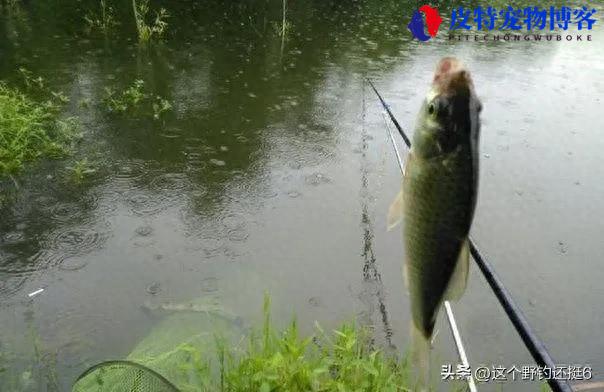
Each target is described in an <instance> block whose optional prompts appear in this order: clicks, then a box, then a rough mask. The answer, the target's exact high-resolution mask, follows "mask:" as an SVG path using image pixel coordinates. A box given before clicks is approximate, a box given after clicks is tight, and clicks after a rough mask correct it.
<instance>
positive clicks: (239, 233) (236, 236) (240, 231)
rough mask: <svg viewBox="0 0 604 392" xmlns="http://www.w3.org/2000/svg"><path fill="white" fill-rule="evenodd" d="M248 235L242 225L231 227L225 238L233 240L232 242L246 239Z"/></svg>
mask: <svg viewBox="0 0 604 392" xmlns="http://www.w3.org/2000/svg"><path fill="white" fill-rule="evenodd" d="M249 236H250V233H249V232H248V231H247V229H245V228H244V227H240V228H236V229H231V230H229V231H228V233H227V238H228V239H229V241H233V242H242V241H245V240H247V238H248V237H249Z"/></svg>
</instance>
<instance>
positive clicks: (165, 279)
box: [0, 1, 604, 391]
mask: <svg viewBox="0 0 604 392" xmlns="http://www.w3.org/2000/svg"><path fill="white" fill-rule="evenodd" d="M164 5H165V6H166V7H167V8H168V10H169V12H170V14H171V19H170V21H169V23H170V26H169V30H168V35H167V37H166V39H165V42H163V43H159V44H155V45H152V46H151V47H148V48H141V47H140V46H139V45H138V44H137V42H136V36H135V31H134V25H133V21H132V20H131V15H130V8H129V5H128V4H126V5H123V6H119V7H117V10H116V13H117V18H118V20H119V21H120V22H121V25H120V26H119V27H118V28H117V29H116V30H115V31H114V32H113V33H112V34H111V35H110V36H108V37H104V36H103V35H102V34H99V33H94V32H93V33H90V34H87V33H86V32H85V23H84V22H83V20H82V18H83V15H85V14H86V12H88V10H90V9H96V8H95V7H97V5H96V4H95V3H94V2H92V1H85V2H69V1H65V2H58V1H49V2H25V1H24V2H17V5H16V6H15V7H14V8H11V9H10V10H9V11H7V10H3V15H2V19H1V21H0V27H1V34H2V35H1V37H2V38H1V39H0V78H2V79H4V80H7V81H8V82H9V83H12V82H15V83H16V81H17V79H18V75H17V72H16V70H17V68H18V67H26V68H27V69H29V70H31V71H32V72H34V74H36V75H42V76H44V77H45V78H46V79H47V80H48V83H49V84H50V86H52V88H53V89H55V90H61V91H63V92H64V93H65V94H66V95H68V96H69V97H70V99H71V101H70V104H69V105H68V107H67V109H66V113H65V115H66V116H67V115H76V116H78V118H79V119H80V122H81V124H82V131H83V135H84V136H83V140H82V142H81V143H80V144H79V145H78V146H77V148H76V152H75V156H74V157H73V158H69V159H67V160H61V161H51V162H41V163H39V164H37V165H32V166H30V167H29V168H28V169H27V170H26V171H25V172H24V173H22V175H20V176H19V177H18V178H17V181H18V183H19V190H18V192H16V193H15V192H14V189H13V187H14V184H13V183H12V182H11V181H8V180H6V181H4V180H3V181H2V182H1V183H0V187H2V188H1V189H2V190H3V191H5V192H9V193H11V194H13V195H16V196H15V200H13V201H11V202H10V203H8V204H7V205H6V206H5V207H4V208H3V209H2V211H1V217H2V218H1V221H0V325H2V327H1V328H0V350H2V352H3V353H5V354H4V355H5V363H4V366H5V367H7V369H8V371H7V372H5V376H4V377H5V378H6V380H8V379H9V378H10V377H11V376H14V375H17V376H19V375H21V374H22V372H24V371H28V370H31V371H32V372H33V377H34V378H35V379H37V384H36V385H35V386H32V388H33V389H32V390H47V389H48V390H52V389H51V388H50V387H47V385H51V384H53V382H52V381H48V378H45V375H46V374H49V373H52V372H53V371H52V369H55V371H56V373H57V374H58V383H59V384H60V386H61V389H62V390H69V385H70V383H71V382H72V380H73V379H74V377H76V376H77V375H78V374H79V373H80V372H82V371H83V370H85V369H86V368H87V366H89V365H91V364H94V363H96V362H98V361H101V360H104V359H107V358H119V357H122V356H124V355H126V354H127V353H128V351H129V350H130V349H131V348H132V347H134V345H135V344H136V342H137V341H139V340H140V339H141V338H143V337H144V336H145V334H146V333H147V332H148V331H149V330H150V329H151V328H152V326H153V325H154V323H156V322H157V320H156V319H154V318H153V317H150V316H149V315H148V314H147V313H146V312H145V311H144V310H143V309H142V308H141V305H143V304H145V303H148V302H152V303H162V302H166V301H184V300H189V299H191V298H197V297H200V296H204V295H216V296H219V297H220V299H221V301H223V303H225V306H228V307H229V308H230V309H231V310H232V311H233V312H235V313H236V314H238V315H240V316H242V317H243V318H245V319H246V320H249V321H250V322H251V323H253V322H254V321H257V320H258V319H259V316H260V310H261V302H262V296H263V293H264V292H265V290H267V291H269V292H270V293H271V295H272V298H273V304H274V314H275V318H276V320H277V321H278V322H280V323H282V324H283V323H285V322H287V321H288V320H290V318H291V316H292V315H293V314H296V315H297V318H298V320H299V321H300V324H301V326H302V328H303V329H304V330H305V331H307V332H308V331H311V330H312V328H313V323H314V320H319V321H320V323H321V324H322V325H323V326H325V327H327V328H331V327H335V326H337V325H338V324H340V323H341V322H343V321H348V320H351V319H352V318H357V319H358V320H359V322H360V323H362V324H366V325H370V326H372V327H373V328H374V335H375V341H376V344H378V345H380V346H383V347H385V348H386V349H390V350H395V351H398V352H404V351H405V350H406V347H407V343H408V333H407V331H408V325H409V316H408V312H409V303H408V298H407V296H406V294H405V289H404V287H403V284H402V280H401V260H402V254H403V249H402V244H401V240H400V234H399V233H398V232H391V233H388V232H386V230H385V226H386V224H385V215H386V211H387V208H388V205H389V203H390V201H391V199H392V198H393V197H394V195H396V193H397V192H398V190H399V186H400V185H399V183H400V173H399V172H398V167H397V164H396V161H395V156H394V154H393V151H392V148H391V146H390V144H389V139H388V138H387V136H386V133H385V125H384V119H383V116H382V111H381V108H380V107H379V106H378V104H377V102H376V99H375V97H374V95H372V92H371V90H370V89H369V88H368V87H367V86H366V85H365V84H364V82H363V80H364V78H366V77H370V78H372V79H373V80H374V81H375V83H376V85H377V86H378V88H379V89H380V90H381V91H382V93H383V95H384V97H385V98H386V100H387V101H388V102H389V103H390V105H391V107H392V109H393V111H394V113H395V115H396V116H397V117H398V118H399V120H400V122H401V123H402V124H403V125H404V126H405V128H406V129H408V130H411V129H412V126H413V124H414V123H415V114H416V112H417V110H418V109H419V105H420V104H421V100H422V98H423V96H424V94H425V93H426V91H427V88H428V86H429V83H430V78H431V73H432V70H433V67H434V64H435V63H436V61H437V60H438V59H439V58H440V57H442V56H445V55H455V56H457V57H459V58H461V59H462V60H463V61H465V62H466V63H467V64H468V66H469V68H470V69H471V70H472V73H473V77H474V80H475V84H476V88H477V91H478V94H479V95H480V96H481V98H482V100H483V104H484V112H483V130H482V138H481V165H482V167H481V179H480V181H481V187H480V197H479V204H478V209H477V215H476V220H475V225H474V228H473V236H474V238H475V240H476V242H477V243H478V245H479V247H480V248H481V249H482V250H483V251H484V253H485V255H486V256H487V257H488V258H489V259H490V260H491V262H492V263H493V265H494V266H495V268H496V269H497V271H498V272H499V274H500V275H501V277H502V278H503V280H504V282H505V283H506V285H507V287H508V289H509V290H510V291H511V292H512V293H513V295H514V298H515V299H516V300H517V301H518V303H519V304H520V305H521V307H522V309H523V310H524V313H525V314H526V316H527V318H528V319H529V321H530V322H531V324H532V325H533V326H534V328H535V330H536V332H537V333H538V335H539V336H540V337H542V338H543V340H544V342H545V343H546V345H547V346H548V348H549V349H550V351H551V354H552V355H553V357H554V358H555V359H556V361H557V362H558V363H561V364H567V363H578V364H589V365H591V366H592V367H593V370H594V378H596V379H599V380H604V357H603V356H602V352H604V343H603V341H602V339H601V338H600V337H599V334H600V332H601V326H602V325H604V312H602V311H601V310H602V305H601V303H600V302H601V299H602V298H603V295H604V289H603V288H602V285H601V282H602V281H603V280H604V272H603V270H602V268H600V264H601V263H600V260H599V257H600V254H601V251H602V246H601V243H602V241H601V232H602V229H604V227H603V226H602V220H601V219H600V215H601V214H600V211H602V210H603V209H604V197H602V196H603V195H604V185H603V184H602V182H601V181H600V179H601V178H602V177H603V175H604V173H603V170H604V169H603V168H602V165H601V151H603V150H604V138H603V137H602V136H601V135H600V134H599V130H601V129H603V128H604V121H603V120H602V116H601V114H600V111H599V110H600V109H601V108H602V102H601V99H602V98H601V97H602V95H603V93H604V76H603V75H604V66H603V65H602V64H604V63H603V62H602V60H603V59H604V45H603V44H602V42H603V41H602V40H604V35H603V34H602V33H601V28H600V26H599V25H598V24H596V29H595V30H594V31H593V32H592V35H593V41H592V42H541V43H536V42H498V43H482V42H479V43H476V42H458V41H449V40H447V37H446V34H441V35H440V36H439V37H438V39H435V40H432V41H430V42H428V43H418V42H417V41H412V40H411V39H410V35H409V33H408V31H407V30H406V28H405V26H404V23H403V22H404V21H405V20H407V19H406V18H408V17H409V16H410V14H411V10H412V6H410V5H405V4H403V3H400V2H391V1H388V2H382V1H358V2H319V1H317V2H307V3H304V4H301V3H300V4H299V3H298V2H293V3H292V4H291V5H290V21H291V23H292V29H291V32H290V33H289V35H288V36H287V37H286V39H285V40H282V39H281V37H279V36H278V35H277V34H275V32H274V28H273V22H277V21H279V17H280V11H281V10H280V2H266V3H265V2H236V3H233V4H230V5H224V4H222V3H221V2H217V1H209V2H203V3H196V2H187V1H182V2H178V4H172V2H169V3H168V2H166V3H165V4H164ZM155 6H157V5H155ZM600 11H602V10H600ZM135 79H141V80H144V81H145V85H146V86H147V88H149V89H150V91H152V92H153V93H154V94H158V95H161V96H164V97H166V98H167V99H168V100H170V101H171V102H172V104H173V107H174V110H173V111H172V112H171V113H169V114H168V115H167V116H165V117H164V118H163V119H161V120H158V121H157V120H153V119H152V118H150V117H149V116H144V115H140V116H117V115H114V114H110V113H108V112H107V111H106V109H105V107H104V104H103V102H102V97H103V94H104V88H105V87H113V88H116V89H123V88H126V87H127V86H129V85H130V84H132V82H133V81H134V80H135ZM81 102H89V104H88V105H81V104H80V103H81ZM82 157H87V158H88V160H89V161H90V162H93V163H94V165H95V167H96V169H97V171H96V173H95V174H94V175H93V176H91V177H90V178H88V179H87V180H86V181H84V183H82V184H79V185H78V184H73V183H72V182H70V181H68V180H66V178H65V167H66V166H69V165H70V163H71V162H72V161H74V160H76V159H80V158H82ZM38 288H44V289H45V291H44V292H43V293H42V294H40V295H38V296H37V297H35V298H34V299H33V300H29V299H28V296H27V294H28V293H30V292H33V291H35V290H37V289H38ZM454 309H455V312H456V316H457V319H458V323H459V325H460V328H461V331H462V335H463V336H464V340H465V343H466V345H467V351H468V354H469V356H470V361H471V362H472V363H476V364H479V363H483V364H489V365H493V364H501V365H506V366H511V365H516V366H522V365H527V364H531V360H530V356H529V354H528V352H527V350H526V349H525V348H524V347H523V345H522V343H521V341H520V339H519V338H518V336H517V334H516V333H515V331H514V330H513V327H512V326H511V324H510V322H509V321H507V318H506V316H505V314H504V313H503V311H502V310H501V309H500V307H499V305H498V303H497V301H496V299H495V298H494V297H493V295H492V294H491V293H490V290H489V288H488V287H487V285H486V283H485V281H484V279H483V278H482V277H481V276H480V273H479V271H478V270H477V269H476V268H474V267H472V275H471V279H470V283H469V287H468V291H467V294H466V295H465V297H464V298H463V300H462V301H461V302H460V303H459V304H458V305H455V308H454ZM437 328H438V330H439V334H438V337H437V340H436V347H435V358H437V359H436V361H437V362H438V363H448V362H453V361H455V352H454V350H453V345H452V340H451V338H450V337H449V334H448V329H447V326H446V323H445V322H444V320H440V322H439V325H438V327H437ZM34 337H35V338H34ZM34 341H38V345H39V346H41V347H43V350H42V352H43V355H42V358H41V359H42V360H41V361H38V362H39V363H42V365H40V364H38V365H36V366H34V367H33V368H31V361H32V358H35V353H34V345H33V342H34ZM38 359H40V358H38ZM436 375H437V374H436ZM1 377H3V376H1V375H0V380H2V378H1ZM4 382H7V383H8V381H4ZM534 387H535V388H537V387H538V386H537V385H535V386H534ZM526 388H527V386H526V385H523V384H521V383H513V384H511V385H509V386H508V385H506V390H519V391H520V390H527V389H526ZM495 389H496V387H495V386H494V385H489V386H486V387H482V388H481V390H495Z"/></svg>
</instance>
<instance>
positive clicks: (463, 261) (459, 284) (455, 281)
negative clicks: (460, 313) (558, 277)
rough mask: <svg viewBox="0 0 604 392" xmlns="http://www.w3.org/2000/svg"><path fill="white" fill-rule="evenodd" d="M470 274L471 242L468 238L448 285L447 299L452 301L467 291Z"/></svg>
mask: <svg viewBox="0 0 604 392" xmlns="http://www.w3.org/2000/svg"><path fill="white" fill-rule="evenodd" d="M469 274H470V244H469V242H468V239H467V238H466V240H465V241H464V242H463V244H462V246H461V250H460V251H459V256H458V257H457V263H456V264H455V269H454V270H453V275H451V280H450V281H449V285H448V286H447V292H446V293H445V299H447V300H451V301H457V300H459V299H460V298H461V296H462V295H463V293H464V292H465V291H466V286H467V285H468V275H469Z"/></svg>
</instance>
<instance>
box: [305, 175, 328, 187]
mask: <svg viewBox="0 0 604 392" xmlns="http://www.w3.org/2000/svg"><path fill="white" fill-rule="evenodd" d="M304 182H305V183H307V184H308V185H313V186H318V185H321V184H329V183H330V182H331V179H330V178H329V177H327V176H325V175H324V174H321V173H313V174H310V175H308V176H306V177H304Z"/></svg>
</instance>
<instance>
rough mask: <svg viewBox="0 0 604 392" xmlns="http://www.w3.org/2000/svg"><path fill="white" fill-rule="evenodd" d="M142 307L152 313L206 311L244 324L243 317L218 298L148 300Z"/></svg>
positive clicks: (238, 323)
mask: <svg viewBox="0 0 604 392" xmlns="http://www.w3.org/2000/svg"><path fill="white" fill-rule="evenodd" d="M141 308H142V309H143V310H144V311H145V312H150V313H152V314H157V313H164V312H166V313H175V312H176V313H178V312H185V313H205V314H208V315H213V316H216V317H221V318H223V319H226V320H229V321H232V322H234V323H235V324H237V325H241V324H243V319H242V318H241V317H240V316H237V315H235V314H234V313H232V312H230V311H228V310H226V309H225V308H224V307H223V306H222V305H221V304H220V301H219V300H218V299H217V298H212V297H210V298H204V297H202V298H198V299H195V300H193V301H189V302H171V301H169V302H163V303H152V302H150V301H146V302H145V303H143V304H142V305H141Z"/></svg>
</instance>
